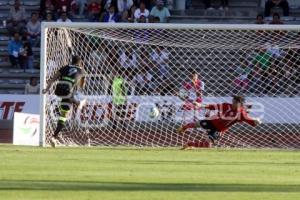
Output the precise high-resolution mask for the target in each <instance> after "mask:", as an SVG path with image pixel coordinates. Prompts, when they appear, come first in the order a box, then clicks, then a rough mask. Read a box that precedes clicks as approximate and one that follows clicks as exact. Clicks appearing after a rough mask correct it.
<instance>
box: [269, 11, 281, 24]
mask: <svg viewBox="0 0 300 200" xmlns="http://www.w3.org/2000/svg"><path fill="white" fill-rule="evenodd" d="M270 24H283V22H282V21H281V20H280V15H279V14H278V13H274V14H273V19H272V21H271V22H270Z"/></svg>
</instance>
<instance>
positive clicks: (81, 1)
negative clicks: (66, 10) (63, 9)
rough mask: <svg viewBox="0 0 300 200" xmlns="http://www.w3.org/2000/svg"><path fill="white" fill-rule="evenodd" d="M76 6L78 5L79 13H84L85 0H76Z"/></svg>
mask: <svg viewBox="0 0 300 200" xmlns="http://www.w3.org/2000/svg"><path fill="white" fill-rule="evenodd" d="M75 2H76V6H78V11H79V12H78V14H79V15H81V16H82V15H83V14H84V10H85V7H86V4H87V0H76V1H75Z"/></svg>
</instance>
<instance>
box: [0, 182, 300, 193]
mask: <svg viewBox="0 0 300 200" xmlns="http://www.w3.org/2000/svg"><path fill="white" fill-rule="evenodd" d="M1 190H45V191H46V190H47V191H51V190H53V191H174V192H175V191H177V192H189V191H190V192H197V191H199V192H297V193H300V185H273V184H251V185H246V184H204V183H203V184H193V183H182V184H177V183H134V182H120V183H118V182H82V181H60V180H57V181H55V180H53V181H43V180H39V181H36V180H0V191H1Z"/></svg>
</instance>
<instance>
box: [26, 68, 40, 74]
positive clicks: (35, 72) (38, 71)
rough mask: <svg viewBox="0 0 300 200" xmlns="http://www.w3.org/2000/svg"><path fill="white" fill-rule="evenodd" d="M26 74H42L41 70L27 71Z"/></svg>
mask: <svg viewBox="0 0 300 200" xmlns="http://www.w3.org/2000/svg"><path fill="white" fill-rule="evenodd" d="M25 72H26V73H29V74H38V73H40V70H38V69H25Z"/></svg>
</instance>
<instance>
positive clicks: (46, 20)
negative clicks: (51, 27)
mask: <svg viewBox="0 0 300 200" xmlns="http://www.w3.org/2000/svg"><path fill="white" fill-rule="evenodd" d="M44 21H45V22H54V19H53V15H52V13H51V12H48V13H47V14H46V18H45V20H44Z"/></svg>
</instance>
